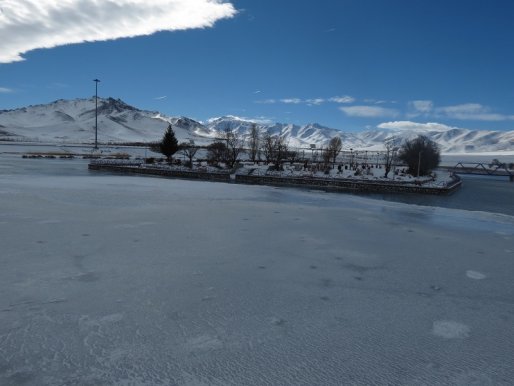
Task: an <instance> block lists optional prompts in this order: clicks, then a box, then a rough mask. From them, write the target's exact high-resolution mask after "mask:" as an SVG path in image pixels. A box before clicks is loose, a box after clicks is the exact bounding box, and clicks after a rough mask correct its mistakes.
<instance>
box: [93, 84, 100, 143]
mask: <svg viewBox="0 0 514 386" xmlns="http://www.w3.org/2000/svg"><path fill="white" fill-rule="evenodd" d="M93 82H95V149H98V82H100V80H99V79H93Z"/></svg>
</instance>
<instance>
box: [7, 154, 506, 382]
mask: <svg viewBox="0 0 514 386" xmlns="http://www.w3.org/2000/svg"><path fill="white" fill-rule="evenodd" d="M0 235H1V244H2V249H1V251H2V252H1V254H0V267H1V269H0V289H1V294H2V296H1V297H0V342H1V343H0V384H2V385H4V384H5V385H19V384H26V385H56V384H70V385H71V384H80V385H105V384H107V385H109V384H114V385H156V384H166V385H227V384H228V385H285V384H290V385H341V384H366V385H368V384H377V385H382V384H383V385H386V384H395V385H419V384H423V385H434V384H453V385H472V384H475V385H502V384H503V385H508V384H512V379H514V367H513V366H512V363H514V302H513V299H514V286H513V285H512V283H513V281H512V272H513V269H514V242H513V240H514V217H512V216H507V215H498V214H490V213H480V212H469V211H463V210H454V209H442V208H435V207H422V206H415V205H405V204H400V203H391V202H385V201H378V200H371V199H367V198H362V197H357V196H351V195H342V194H330V193H320V192H312V191H305V190H296V189H280V188H272V187H265V186H244V185H228V184H223V183H209V182H198V181H181V180H168V179H160V178H146V177H134V176H131V177H125V176H116V177H112V176H110V175H108V174H100V175H99V174H96V173H89V172H87V170H86V161H84V160H69V161H64V160H25V159H21V158H20V157H19V155H17V156H11V155H2V156H0Z"/></svg>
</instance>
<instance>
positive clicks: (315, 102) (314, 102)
mask: <svg viewBox="0 0 514 386" xmlns="http://www.w3.org/2000/svg"><path fill="white" fill-rule="evenodd" d="M305 102H306V103H307V104H308V105H316V106H319V105H320V104H322V103H325V99H323V98H314V99H307V100H306V101H305Z"/></svg>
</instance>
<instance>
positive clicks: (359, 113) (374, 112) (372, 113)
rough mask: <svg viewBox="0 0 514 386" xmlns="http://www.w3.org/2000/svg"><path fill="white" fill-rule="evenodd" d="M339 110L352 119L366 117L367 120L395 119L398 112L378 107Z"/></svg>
mask: <svg viewBox="0 0 514 386" xmlns="http://www.w3.org/2000/svg"><path fill="white" fill-rule="evenodd" d="M339 109H340V110H341V111H342V112H344V113H345V114H346V115H348V116H350V117H366V118H379V117H395V116H397V115H398V111H396V110H394V109H388V108H385V107H378V106H348V107H339Z"/></svg>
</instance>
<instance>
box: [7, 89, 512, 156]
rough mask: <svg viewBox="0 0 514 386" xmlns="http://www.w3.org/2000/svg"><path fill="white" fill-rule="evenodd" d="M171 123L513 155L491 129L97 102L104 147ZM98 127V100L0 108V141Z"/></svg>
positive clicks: (203, 129) (146, 136) (80, 136)
mask: <svg viewBox="0 0 514 386" xmlns="http://www.w3.org/2000/svg"><path fill="white" fill-rule="evenodd" d="M170 123H171V124H172V125H173V128H174V130H175V133H176V136H177V138H178V139H179V141H187V140H194V141H195V142H197V143H199V144H208V143H210V142H211V141H212V140H213V139H215V138H219V137H220V135H221V134H222V132H223V131H224V130H231V131H235V132H238V133H239V134H241V135H242V136H245V135H247V134H248V132H249V130H250V128H251V127H252V125H254V124H255V125H256V126H257V127H258V128H259V130H260V131H261V132H266V131H268V132H270V133H271V134H272V135H280V136H282V137H284V138H285V139H286V140H288V141H289V144H290V146H292V147H310V146H311V145H316V147H321V146H324V145H326V143H328V141H329V140H330V139H331V138H332V137H334V136H339V137H341V139H342V141H343V146H344V148H347V149H350V148H354V149H362V150H369V151H374V150H381V149H382V148H383V143H384V140H386V139H388V138H391V137H396V138H398V139H399V140H405V139H410V138H413V137H415V136H417V135H419V134H423V135H426V136H428V137H429V138H430V139H432V140H434V141H435V142H437V143H438V144H439V146H440V148H441V151H442V152H445V153H452V152H467V153H479V152H491V151H514V131H505V132H504V131H487V130H470V129H462V128H452V127H447V126H443V125H440V124H437V123H426V124H415V125H417V126H414V127H412V122H401V121H400V122H389V123H384V124H381V125H379V127H377V128H374V129H372V130H368V131H363V132H357V133H354V132H345V131H341V130H338V129H333V128H329V127H326V126H323V125H321V124H319V123H308V124H306V125H303V126H300V125H294V124H286V123H262V122H256V121H252V120H249V119H245V118H240V117H236V116H232V115H228V116H222V117H216V118H211V119H209V120H207V121H205V122H200V121H196V120H194V119H191V118H188V117H184V116H176V117H171V116H166V115H164V114H162V113H160V112H158V111H149V110H141V109H138V108H137V107H135V106H132V105H130V104H128V103H126V102H124V101H122V100H121V99H115V98H111V97H109V98H98V138H99V140H100V142H104V143H109V142H110V143H122V142H125V143H127V142H152V141H157V140H159V139H160V138H161V137H162V134H163V133H164V130H165V128H166V126H167V125H168V124H170ZM94 127H95V98H94V97H92V98H88V99H72V100H66V99H58V100H56V101H53V102H50V103H48V104H38V105H30V106H26V107H21V108H17V109H12V110H0V129H1V130H0V140H11V141H12V140H17V141H44V142H52V143H53V142H59V143H63V142H66V143H91V142H92V138H94Z"/></svg>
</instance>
